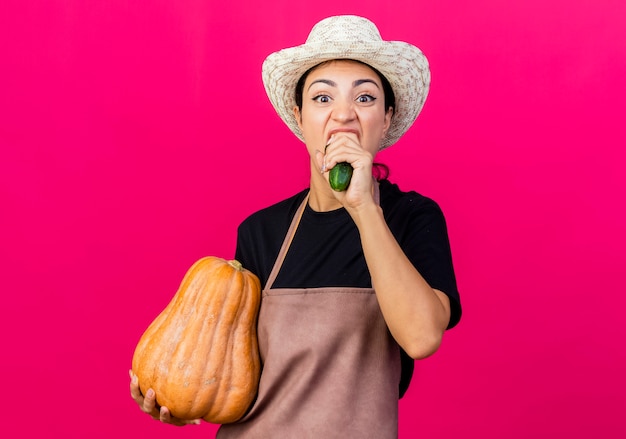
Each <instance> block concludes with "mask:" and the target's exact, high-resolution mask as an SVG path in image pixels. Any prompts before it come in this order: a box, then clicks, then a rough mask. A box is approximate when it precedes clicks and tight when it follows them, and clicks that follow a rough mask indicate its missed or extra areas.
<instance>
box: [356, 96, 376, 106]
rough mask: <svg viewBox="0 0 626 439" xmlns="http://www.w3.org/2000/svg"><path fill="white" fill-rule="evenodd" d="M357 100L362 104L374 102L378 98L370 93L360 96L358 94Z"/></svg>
mask: <svg viewBox="0 0 626 439" xmlns="http://www.w3.org/2000/svg"><path fill="white" fill-rule="evenodd" d="M356 100H357V102H360V103H362V104H367V103H370V102H374V101H375V100H376V98H375V97H374V96H372V95H368V94H362V95H360V96H358V97H357V98H356Z"/></svg>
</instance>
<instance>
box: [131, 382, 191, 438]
mask: <svg viewBox="0 0 626 439" xmlns="http://www.w3.org/2000/svg"><path fill="white" fill-rule="evenodd" d="M129 374H130V396H131V397H132V398H133V399H134V400H135V402H136V403H137V405H138V406H139V408H140V409H141V411H142V412H144V413H147V414H149V415H150V416H151V417H152V418H153V419H156V420H159V421H161V422H163V423H165V424H171V425H177V426H183V425H187V424H200V419H193V420H190V421H187V420H184V419H178V418H176V417H174V416H172V415H171V413H170V411H169V410H168V408H167V407H159V406H158V405H157V403H156V394H155V393H154V390H152V389H148V391H147V392H146V395H145V396H144V395H142V393H141V390H140V389H139V379H138V378H137V375H135V374H134V373H133V371H132V370H130V371H129Z"/></svg>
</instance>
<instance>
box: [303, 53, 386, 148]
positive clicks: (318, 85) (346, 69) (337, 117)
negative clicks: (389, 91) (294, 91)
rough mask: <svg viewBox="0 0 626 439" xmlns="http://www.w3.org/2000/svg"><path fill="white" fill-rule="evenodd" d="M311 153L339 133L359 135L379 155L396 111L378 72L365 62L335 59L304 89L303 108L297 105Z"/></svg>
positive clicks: (316, 71) (314, 72)
mask: <svg viewBox="0 0 626 439" xmlns="http://www.w3.org/2000/svg"><path fill="white" fill-rule="evenodd" d="M294 112H295V116H296V120H298V125H299V127H300V130H301V131H302V134H303V136H304V140H305V142H306V144H307V147H308V149H309V154H311V155H312V157H315V151H316V150H319V151H324V147H325V146H326V144H327V143H328V140H329V139H330V137H331V136H332V135H333V134H334V133H337V132H346V133H351V134H350V135H354V136H356V138H357V140H358V142H359V143H360V145H361V147H362V148H363V149H365V150H367V151H368V152H370V153H371V154H372V156H375V155H376V153H377V152H378V150H379V147H380V143H381V141H382V139H383V137H384V136H385V133H386V132H387V130H388V129H389V125H390V123H391V116H392V114H393V110H392V109H389V110H387V111H386V109H385V96H384V92H383V86H382V82H381V80H380V77H379V76H378V74H377V73H376V72H375V71H374V70H372V69H371V68H370V67H368V66H367V65H365V64H362V63H359V62H356V61H348V60H335V61H330V62H328V63H324V64H322V65H320V66H318V67H316V68H315V69H313V70H312V71H311V72H309V75H308V76H307V78H306V80H305V82H304V88H303V90H302V109H299V108H298V107H296V108H294Z"/></svg>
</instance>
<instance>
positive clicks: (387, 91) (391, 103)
mask: <svg viewBox="0 0 626 439" xmlns="http://www.w3.org/2000/svg"><path fill="white" fill-rule="evenodd" d="M332 61H337V60H329V61H323V62H321V63H319V64H316V65H314V66H313V67H311V68H310V69H309V70H307V71H306V72H304V74H303V75H302V76H301V77H300V79H299V80H298V83H297V84H296V105H297V106H298V108H299V109H300V111H302V100H303V92H304V83H305V82H306V78H307V77H308V76H309V74H310V73H311V72H312V71H313V70H315V69H316V68H318V67H320V66H323V65H325V64H328V63H329V62H332ZM346 61H354V62H358V63H360V64H363V65H365V66H367V67H369V68H370V69H372V70H373V71H374V72H375V73H376V74H377V75H378V77H379V78H380V82H381V83H382V84H383V92H384V93H383V94H384V95H385V110H389V108H390V107H391V108H394V109H395V108H396V95H395V94H394V93H393V89H392V88H391V84H390V83H389V81H388V80H387V78H385V76H384V75H383V74H382V73H380V72H379V71H378V70H376V69H375V68H374V67H372V66H370V65H369V64H367V63H364V62H362V61H356V60H352V59H351V60H346ZM392 117H393V116H392Z"/></svg>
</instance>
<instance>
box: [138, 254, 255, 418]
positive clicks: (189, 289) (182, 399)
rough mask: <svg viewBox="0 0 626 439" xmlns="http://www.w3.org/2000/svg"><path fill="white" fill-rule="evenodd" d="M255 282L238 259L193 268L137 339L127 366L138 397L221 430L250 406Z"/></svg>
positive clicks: (202, 262) (216, 260) (205, 261)
mask: <svg viewBox="0 0 626 439" xmlns="http://www.w3.org/2000/svg"><path fill="white" fill-rule="evenodd" d="M260 299H261V287H260V282H259V279H258V278H257V277H256V276H255V275H254V274H253V273H251V272H250V271H248V270H246V269H244V268H243V267H242V266H241V264H240V263H239V262H237V261H226V260H224V259H221V258H217V257H213V256H208V257H205V258H202V259H200V260H198V261H197V262H196V263H194V264H193V265H192V266H191V268H190V269H189V271H187V273H186V274H185V277H184V278H183V281H182V283H181V285H180V287H179V289H178V291H177V292H176V294H175V295H174V297H173V298H172V300H171V302H170V303H169V304H168V305H167V307H166V308H165V309H164V310H163V311H162V312H161V314H159V315H158V316H157V318H156V319H155V320H154V321H153V322H152V323H151V324H150V326H149V327H148V329H146V331H145V333H144V334H143V335H142V337H141V339H140V340H139V343H138V344H137V347H136V349H135V353H134V355H133V360H132V368H133V372H134V373H135V374H136V375H137V377H138V379H139V387H140V389H141V391H142V393H143V394H145V393H146V392H147V391H148V389H150V388H151V389H153V390H154V392H155V393H156V398H157V404H158V405H160V406H166V407H167V408H168V409H169V410H170V413H171V414H172V416H175V417H177V418H180V419H200V418H203V419H204V420H205V421H208V422H211V423H216V424H225V423H229V422H234V421H236V420H238V419H240V418H241V417H242V416H243V415H244V414H245V412H246V411H247V409H248V407H249V406H250V404H251V403H252V401H253V400H254V397H255V395H256V392H257V388H258V382H259V376H260V358H259V349H258V341H257V331H256V323H257V315H258V310H259V305H260Z"/></svg>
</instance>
